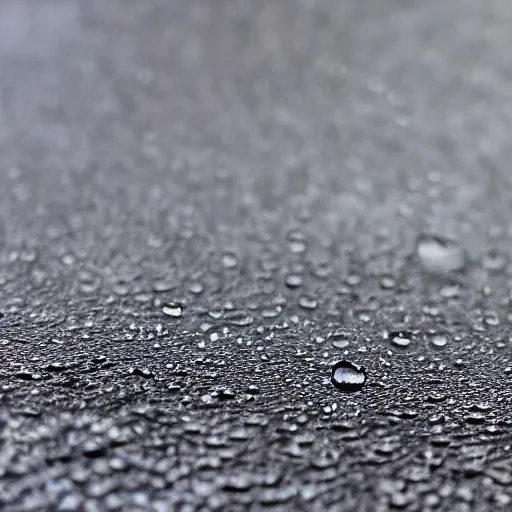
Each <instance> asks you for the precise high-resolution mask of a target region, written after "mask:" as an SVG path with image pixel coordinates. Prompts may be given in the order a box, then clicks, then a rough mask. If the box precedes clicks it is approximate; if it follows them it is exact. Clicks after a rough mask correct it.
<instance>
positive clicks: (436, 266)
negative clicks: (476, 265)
mask: <svg viewBox="0 0 512 512" xmlns="http://www.w3.org/2000/svg"><path fill="white" fill-rule="evenodd" d="M416 251H417V254H418V258H419V260H420V261H421V264H422V265H423V266H424V267H425V269H427V270H428V271H430V272H440V273H450V272H456V271H459V270H462V269H463V268H464V267H465V265H466V260H467V255H466V251H465V250H464V248H463V247H462V246H461V245H460V244H459V243H457V242H455V241H453V240H450V239H448V238H442V237H439V236H435V235H421V236H420V237H419V238H418V246H417V248H416Z"/></svg>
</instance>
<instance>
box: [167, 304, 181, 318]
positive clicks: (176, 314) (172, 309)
mask: <svg viewBox="0 0 512 512" xmlns="http://www.w3.org/2000/svg"><path fill="white" fill-rule="evenodd" d="M162 313H163V314H164V315H167V316H170V317H173V318H180V317H181V316H182V315H183V307H182V306H181V304H178V303H176V302H168V303H167V304H165V305H164V306H162Z"/></svg>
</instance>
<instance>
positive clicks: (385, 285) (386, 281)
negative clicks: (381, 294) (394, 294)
mask: <svg viewBox="0 0 512 512" xmlns="http://www.w3.org/2000/svg"><path fill="white" fill-rule="evenodd" d="M380 286H381V288H382V289H383V290H392V289H393V288H394V287H395V286H396V282H395V280H394V279H393V278H392V277H383V278H382V279H381V280H380Z"/></svg>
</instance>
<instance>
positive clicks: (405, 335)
mask: <svg viewBox="0 0 512 512" xmlns="http://www.w3.org/2000/svg"><path fill="white" fill-rule="evenodd" d="M411 338H412V333H409V332H407V331H395V332H390V333H389V339H390V340H391V343H393V345H395V346H397V347H400V348H405V347H408V346H409V345H410V344H411Z"/></svg>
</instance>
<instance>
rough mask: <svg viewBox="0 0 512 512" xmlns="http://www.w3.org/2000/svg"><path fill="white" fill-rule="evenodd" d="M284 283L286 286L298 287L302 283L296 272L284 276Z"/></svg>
mask: <svg viewBox="0 0 512 512" xmlns="http://www.w3.org/2000/svg"><path fill="white" fill-rule="evenodd" d="M285 284H286V286H288V288H298V287H299V286H301V285H302V277H301V276H299V275H297V274H291V275H289V276H287V277H286V281H285Z"/></svg>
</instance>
